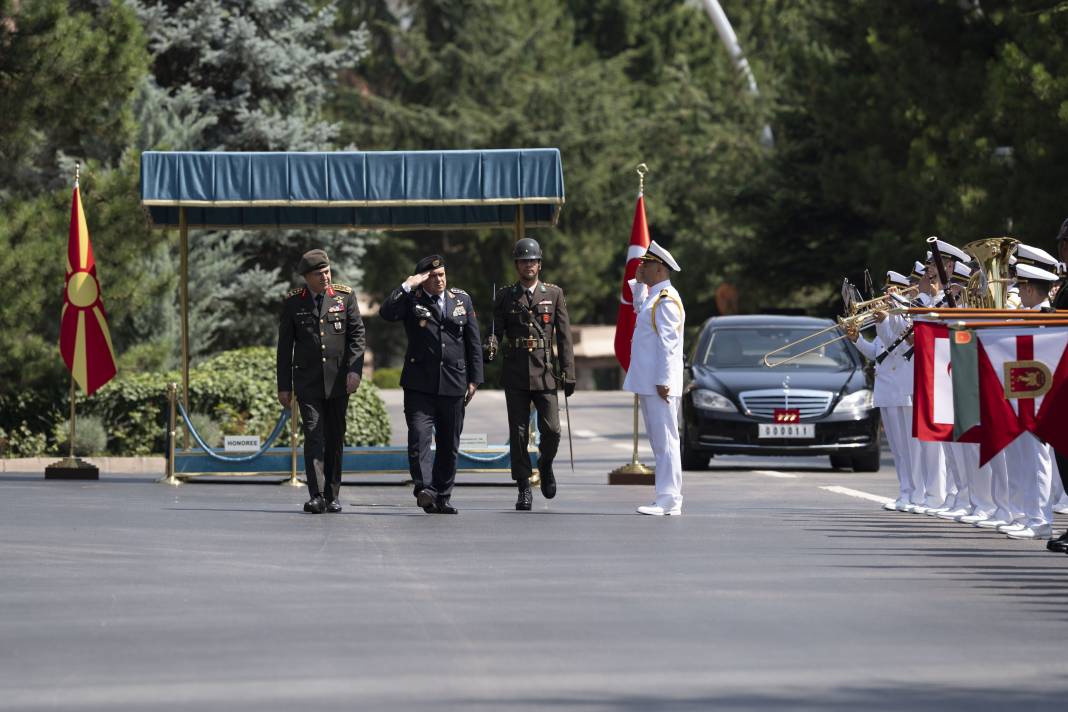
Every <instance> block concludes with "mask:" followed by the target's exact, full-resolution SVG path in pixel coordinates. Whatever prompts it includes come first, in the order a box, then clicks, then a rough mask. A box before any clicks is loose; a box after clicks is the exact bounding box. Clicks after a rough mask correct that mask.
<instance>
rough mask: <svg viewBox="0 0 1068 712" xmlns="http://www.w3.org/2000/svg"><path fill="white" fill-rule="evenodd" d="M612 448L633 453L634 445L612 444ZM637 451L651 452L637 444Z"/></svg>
mask: <svg viewBox="0 0 1068 712" xmlns="http://www.w3.org/2000/svg"><path fill="white" fill-rule="evenodd" d="M612 447H614V448H615V449H617V450H626V451H627V452H634V443H612ZM638 450H639V451H645V452H652V450H650V449H649V448H648V447H646V446H645V445H643V444H642V443H638Z"/></svg>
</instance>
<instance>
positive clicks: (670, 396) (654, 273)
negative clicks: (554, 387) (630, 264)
mask: <svg viewBox="0 0 1068 712" xmlns="http://www.w3.org/2000/svg"><path fill="white" fill-rule="evenodd" d="M672 271H674V272H678V271H679V265H678V263H677V262H676V261H675V259H674V258H673V257H672V256H671V253H670V252H668V251H667V250H665V249H664V248H663V247H661V246H660V245H658V244H656V241H655V240H654V241H653V242H652V243H650V245H649V249H648V250H646V252H645V254H644V255H643V256H642V257H641V264H640V265H639V266H638V272H637V273H636V274H635V277H636V279H632V280H630V282H629V284H630V289H631V293H632V295H633V304H634V311H635V313H636V314H637V318H636V320H635V323H634V335H633V337H632V338H631V343H630V368H629V369H627V377H626V379H625V380H624V381H623V390H625V391H630V392H631V393H635V394H637V396H638V402H639V404H640V405H641V410H642V417H643V418H644V419H645V432H646V434H647V435H648V436H649V445H650V446H651V447H652V449H653V455H654V456H655V458H656V501H654V502H653V503H652V504H650V505H645V506H641V507H638V513H639V514H650V515H653V516H664V515H678V514H682V453H681V450H680V448H679V398H680V396H682V328H683V325H684V324H685V323H686V312H685V310H684V309H683V307H682V298H681V297H680V296H679V292H678V290H676V289H675V288H674V287H672V286H671V279H670V276H671V272H672Z"/></svg>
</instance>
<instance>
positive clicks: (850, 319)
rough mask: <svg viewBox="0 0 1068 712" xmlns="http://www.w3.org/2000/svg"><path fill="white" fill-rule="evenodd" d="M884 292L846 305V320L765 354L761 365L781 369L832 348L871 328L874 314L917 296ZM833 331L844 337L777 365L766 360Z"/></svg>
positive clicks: (905, 290)
mask: <svg viewBox="0 0 1068 712" xmlns="http://www.w3.org/2000/svg"><path fill="white" fill-rule="evenodd" d="M886 291H887V293H886V294H885V295H883V296H881V297H876V298H875V299H868V300H867V301H863V302H854V303H852V304H851V305H849V312H850V313H849V314H848V315H846V316H840V317H838V323H837V324H832V325H831V326H828V327H826V328H823V329H820V330H819V331H813V332H812V333H811V334H806V335H805V336H802V337H801V338H800V339H797V340H796V341H791V342H790V343H788V344H786V345H785V346H780V347H779V348H777V349H774V350H773V351H769V352H767V353H766V354H764V365H765V366H767V367H768V368H775V367H776V366H782V365H783V364H786V363H791V362H793V361H796V360H797V359H799V358H801V357H802V356H806V355H808V354H810V353H812V352H813V351H819V350H820V349H822V348H824V347H826V346H829V345H830V344H833V343H834V342H836V341H841V340H842V339H851V338H852V336H853V334H859V333H860V332H861V331H863V330H864V329H867V328H868V327H869V326H871V325H872V324H874V323H875V315H876V314H877V313H879V312H889V311H891V310H893V309H899V308H902V307H904V306H907V305H908V301H907V300H909V299H911V298H912V297H914V296H916V294H917V293H918V292H919V288H918V287H887V289H886ZM901 300H906V301H905V303H904V304H902V301H901ZM836 329H840V330H841V331H842V332H843V333H841V334H839V335H838V336H835V337H832V338H829V339H825V340H823V341H821V342H820V343H818V344H816V345H815V346H813V347H811V348H808V349H806V350H804V351H802V352H801V353H799V354H793V355H792V356H787V357H786V358H784V359H782V360H780V361H775V362H774V363H772V362H771V361H770V360H769V359H770V358H771V357H772V356H774V355H775V354H778V353H782V352H783V351H788V350H790V349H792V348H794V347H795V346H797V345H798V344H803V343H805V342H807V341H809V340H811V339H815V338H817V337H819V336H821V335H823V334H826V333H827V332H829V331H834V330H836Z"/></svg>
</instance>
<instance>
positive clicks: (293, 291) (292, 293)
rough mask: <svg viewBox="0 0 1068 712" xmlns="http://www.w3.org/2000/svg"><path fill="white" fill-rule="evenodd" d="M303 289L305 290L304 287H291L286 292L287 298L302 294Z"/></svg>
mask: <svg viewBox="0 0 1068 712" xmlns="http://www.w3.org/2000/svg"><path fill="white" fill-rule="evenodd" d="M303 291H304V287H297V288H296V289H290V290H289V292H288V293H287V294H286V299H289V298H290V297H296V296H298V295H300V293H301V292H303Z"/></svg>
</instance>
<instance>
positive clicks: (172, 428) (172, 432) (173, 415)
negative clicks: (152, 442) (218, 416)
mask: <svg viewBox="0 0 1068 712" xmlns="http://www.w3.org/2000/svg"><path fill="white" fill-rule="evenodd" d="M177 418H178V384H177V383H168V384H167V474H166V476H165V477H164V478H163V482H165V483H166V484H169V485H174V486H175V487H177V486H178V485H180V484H182V481H181V480H180V479H178V476H177V474H176V473H175V467H174V447H175V440H176V439H177V437H178V428H177V424H176V422H175V421H176V420H177Z"/></svg>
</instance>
